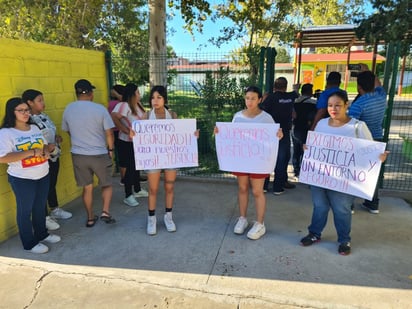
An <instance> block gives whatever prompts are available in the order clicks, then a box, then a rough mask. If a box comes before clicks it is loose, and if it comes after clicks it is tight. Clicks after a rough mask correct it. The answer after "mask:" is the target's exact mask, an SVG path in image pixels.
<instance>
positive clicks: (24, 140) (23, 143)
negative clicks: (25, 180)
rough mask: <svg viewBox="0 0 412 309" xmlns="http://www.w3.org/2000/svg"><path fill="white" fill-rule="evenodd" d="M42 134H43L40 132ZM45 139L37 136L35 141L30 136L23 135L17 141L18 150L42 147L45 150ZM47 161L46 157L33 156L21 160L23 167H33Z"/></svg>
mask: <svg viewBox="0 0 412 309" xmlns="http://www.w3.org/2000/svg"><path fill="white" fill-rule="evenodd" d="M40 135H41V134H40ZM43 146H44V141H43V138H42V137H40V136H39V137H36V138H35V140H34V141H32V140H31V139H30V137H21V138H18V139H17V141H16V150H18V151H26V150H32V149H40V150H41V151H43ZM46 162H47V159H46V158H43V157H35V156H31V157H28V158H25V159H23V160H21V165H22V167H23V168H27V167H32V166H36V165H40V164H44V163H46Z"/></svg>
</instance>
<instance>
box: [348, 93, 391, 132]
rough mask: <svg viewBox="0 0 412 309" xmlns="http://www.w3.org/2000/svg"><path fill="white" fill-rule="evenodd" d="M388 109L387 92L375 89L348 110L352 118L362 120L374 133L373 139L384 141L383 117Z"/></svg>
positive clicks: (361, 97) (362, 96)
mask: <svg viewBox="0 0 412 309" xmlns="http://www.w3.org/2000/svg"><path fill="white" fill-rule="evenodd" d="M385 109H386V92H385V89H383V87H381V86H379V87H376V88H375V91H374V92H369V93H365V94H363V95H361V96H360V97H359V98H358V99H357V100H356V101H354V102H353V103H352V104H351V106H350V107H349V110H348V115H349V116H350V117H353V118H356V119H358V120H362V121H364V122H365V123H366V125H367V126H368V128H369V130H370V131H371V133H372V137H373V139H375V140H376V139H378V140H379V139H382V136H383V127H382V126H383V117H384V116H385Z"/></svg>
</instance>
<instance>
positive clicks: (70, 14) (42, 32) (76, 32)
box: [0, 0, 104, 49]
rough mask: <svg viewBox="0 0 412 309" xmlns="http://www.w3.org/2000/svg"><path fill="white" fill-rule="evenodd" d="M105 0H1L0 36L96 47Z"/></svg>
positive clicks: (80, 46)
mask: <svg viewBox="0 0 412 309" xmlns="http://www.w3.org/2000/svg"><path fill="white" fill-rule="evenodd" d="M103 4H104V0H79V1H76V2H73V1H71V0H59V1H57V0H49V1H35V0H31V1H24V0H1V1H0V16H1V18H0V36H2V37H7V38H14V39H25V40H33V41H37V42H43V43H50V44H58V45H64V46H71V47H78V48H89V49H91V48H95V47H96V46H95V43H96V41H98V35H97V27H96V25H97V24H98V20H99V18H100V16H101V11H102V7H103Z"/></svg>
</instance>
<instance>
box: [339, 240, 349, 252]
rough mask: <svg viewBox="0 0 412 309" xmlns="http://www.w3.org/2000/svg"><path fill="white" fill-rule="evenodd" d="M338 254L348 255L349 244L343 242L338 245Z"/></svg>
mask: <svg viewBox="0 0 412 309" xmlns="http://www.w3.org/2000/svg"><path fill="white" fill-rule="evenodd" d="M338 252H339V254H340V255H349V254H350V242H343V243H341V244H340V245H339V249H338Z"/></svg>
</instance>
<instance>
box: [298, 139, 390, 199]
mask: <svg viewBox="0 0 412 309" xmlns="http://www.w3.org/2000/svg"><path fill="white" fill-rule="evenodd" d="M306 145H307V149H306V150H305V152H304V154H303V160H302V164H301V168H300V174H299V182H302V183H307V184H309V185H314V186H318V187H322V188H326V189H330V190H334V191H339V192H344V193H347V194H351V195H354V196H357V197H362V198H366V199H368V200H371V199H372V197H373V193H374V190H375V187H376V183H377V181H378V177H379V170H380V167H381V161H380V160H379V155H380V154H382V153H383V152H384V151H385V146H386V144H385V143H380V142H374V141H370V140H365V139H358V138H353V137H347V136H338V135H330V134H325V133H320V132H314V131H309V132H308V137H307V139H306Z"/></svg>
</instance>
